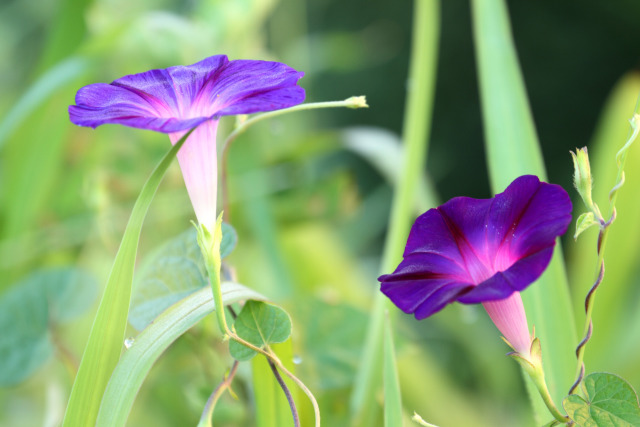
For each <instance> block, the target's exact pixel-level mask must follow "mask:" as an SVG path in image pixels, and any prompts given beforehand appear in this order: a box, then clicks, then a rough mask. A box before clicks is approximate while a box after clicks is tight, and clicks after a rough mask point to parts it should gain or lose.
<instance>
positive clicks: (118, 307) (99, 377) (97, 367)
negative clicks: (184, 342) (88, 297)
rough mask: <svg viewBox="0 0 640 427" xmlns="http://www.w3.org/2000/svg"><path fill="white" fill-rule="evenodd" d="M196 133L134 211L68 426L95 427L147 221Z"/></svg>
mask: <svg viewBox="0 0 640 427" xmlns="http://www.w3.org/2000/svg"><path fill="white" fill-rule="evenodd" d="M191 132H192V131H189V132H188V133H187V134H186V135H185V136H184V137H182V139H180V141H178V142H177V143H176V144H175V145H174V146H173V147H172V148H171V149H170V150H169V151H168V152H167V154H165V156H164V157H163V158H162V160H161V161H160V163H159V164H158V166H157V167H156V168H155V170H154V171H153V173H152V174H151V176H150V177H149V179H148V180H147V182H146V183H145V184H144V187H142V191H141V192H140V196H138V200H136V203H135V205H134V206H133V211H132V212H131V217H130V218H129V223H128V224H127V228H126V229H125V232H124V236H123V237H122V242H121V243H120V248H119V249H118V253H117V255H116V259H115V261H114V263H113V267H112V268H111V273H110V274H109V279H108V280H107V285H106V288H105V291H104V295H103V297H102V300H101V301H100V306H99V307H98V312H97V313H96V317H95V320H94V321H93V326H92V328H91V333H90V334H89V340H88V342H87V346H86V347H85V350H84V354H83V356H82V361H81V362H80V368H79V369H78V374H77V376H76V379H75V382H74V383H73V388H72V390H71V396H70V398H69V404H68V406H67V411H66V413H65V417H64V422H63V426H64V427H75V426H92V425H95V422H96V418H97V416H98V410H99V409H100V402H101V401H102V395H103V393H104V390H105V388H106V387H107V383H108V381H109V377H111V373H112V371H113V369H114V368H115V366H116V364H117V363H118V359H119V358H120V353H121V351H122V348H123V342H124V332H125V328H126V325H127V314H128V312H129V302H130V299H131V284H132V282H133V267H134V264H135V260H136V252H137V250H138V240H139V238H140V231H141V229H142V222H143V220H144V217H145V215H146V213H147V210H148V209H149V205H150V204H151V200H152V199H153V196H154V195H155V193H156V190H157V189H158V186H159V185H160V182H161V181H162V177H163V176H164V174H165V172H166V171H167V168H168V167H169V165H170V164H171V161H172V160H173V158H174V157H175V155H176V153H177V152H178V150H179V149H180V147H182V144H183V143H184V141H185V140H186V139H187V138H188V136H189V135H190V134H191Z"/></svg>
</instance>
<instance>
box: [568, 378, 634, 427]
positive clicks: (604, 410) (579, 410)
mask: <svg viewBox="0 0 640 427" xmlns="http://www.w3.org/2000/svg"><path fill="white" fill-rule="evenodd" d="M583 386H584V392H585V396H586V400H585V399H583V398H582V397H580V396H578V395H575V394H572V395H570V396H567V397H566V398H565V399H564V402H563V403H562V405H563V406H564V409H565V411H567V414H568V415H569V418H571V420H573V421H574V422H575V423H576V424H577V425H578V426H580V427H638V426H640V406H639V405H638V396H637V395H636V392H635V391H634V390H633V387H631V385H630V384H629V383H628V382H626V381H625V380H624V379H622V378H620V377H619V376H617V375H613V374H608V373H602V372H597V373H593V374H590V375H587V377H586V378H585V379H584V383H583Z"/></svg>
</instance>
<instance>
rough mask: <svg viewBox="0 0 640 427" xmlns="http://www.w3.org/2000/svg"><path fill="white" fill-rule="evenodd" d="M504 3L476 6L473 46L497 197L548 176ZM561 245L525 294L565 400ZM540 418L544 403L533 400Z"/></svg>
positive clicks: (552, 381) (568, 326) (570, 330)
mask: <svg viewBox="0 0 640 427" xmlns="http://www.w3.org/2000/svg"><path fill="white" fill-rule="evenodd" d="M505 3H506V2H505V1H504V0H473V1H472V15H473V29H474V42H475V46H476V52H477V54H476V58H477V66H478V77H479V86H480V95H481V101H482V113H483V122H484V134H485V144H486V152H487V161H488V166H489V176H490V178H491V179H490V181H491V186H492V188H493V191H494V193H499V192H501V191H504V189H505V188H506V187H507V185H508V184H509V183H510V182H511V181H512V180H514V179H515V178H517V177H518V176H520V175H525V174H534V175H537V176H539V177H540V178H541V179H542V180H545V179H546V172H545V168H544V162H543V158H542V153H541V150H540V146H539V143H538V137H537V134H536V130H535V126H534V122H533V117H532V115H531V109H530V107H529V102H528V99H527V94H526V90H525V85H524V80H523V78H522V73H521V71H520V66H519V64H518V58H517V54H516V50H515V46H514V43H513V38H512V35H511V28H510V24H509V16H508V12H507V7H506V4H505ZM561 254H562V250H561V248H560V245H558V246H557V247H556V250H555V255H554V257H553V258H552V260H551V262H550V263H549V267H548V268H547V270H546V272H545V273H544V274H543V275H542V276H541V277H540V279H539V280H538V281H536V283H534V284H532V285H531V286H530V287H529V288H527V290H526V291H525V292H523V294H522V299H523V302H524V306H525V309H526V311H527V317H528V318H529V322H530V324H533V325H535V328H536V335H537V336H538V337H539V338H540V341H541V342H543V343H544V347H545V351H544V354H543V365H544V370H545V374H546V380H547V385H548V386H549V391H550V393H551V395H552V397H554V398H555V399H556V400H558V401H559V400H560V399H561V398H562V397H563V396H564V395H565V393H566V390H568V389H569V386H570V385H571V378H570V377H569V376H568V375H567V373H568V372H573V371H574V369H575V357H574V356H573V354H574V353H573V352H574V349H575V345H576V344H577V337H576V328H575V324H574V317H573V314H572V312H573V310H572V306H571V301H570V295H569V287H568V284H567V278H566V274H565V266H564V263H563V261H562V256H561ZM532 402H533V404H534V410H535V413H536V415H537V417H538V419H537V421H538V422H539V423H540V424H541V423H542V422H543V420H542V419H541V418H540V417H546V416H548V413H547V410H546V408H545V407H544V405H543V404H542V400H541V399H538V398H536V399H534V400H532Z"/></svg>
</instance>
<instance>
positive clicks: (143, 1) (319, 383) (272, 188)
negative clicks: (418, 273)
mask: <svg viewBox="0 0 640 427" xmlns="http://www.w3.org/2000/svg"><path fill="white" fill-rule="evenodd" d="M508 6H509V9H510V16H511V20H512V26H513V34H514V39H515V44H516V47H517V49H518V52H519V58H520V62H521V66H522V70H523V74H524V78H525V81H526V85H527V90H528V94H529V97H530V103H531V109H532V112H533V115H534V117H535V120H536V125H537V130H538V134H539V137H540V141H541V144H542V149H543V153H544V156H545V161H546V164H547V168H548V173H549V179H550V181H552V182H555V183H559V184H561V185H562V186H564V188H565V189H567V190H568V191H570V193H571V194H572V195H573V194H574V193H572V192H571V174H572V170H571V160H570V156H569V150H570V149H573V148H575V147H580V146H583V145H588V146H589V150H590V154H591V157H592V162H593V167H594V176H595V183H596V187H595V192H596V201H597V202H598V203H600V204H601V205H602V206H606V194H607V192H608V190H609V189H610V187H611V186H612V185H613V183H614V178H615V159H614V155H615V152H616V150H617V148H619V147H620V146H622V144H623V143H624V140H625V137H626V136H627V132H628V125H627V122H626V120H627V119H628V118H629V117H630V116H631V114H632V113H633V111H634V108H635V104H636V99H637V96H638V91H639V90H640V76H639V75H638V73H637V71H638V70H637V68H638V66H640V48H639V47H638V43H637V41H638V36H639V35H640V34H639V30H638V22H640V3H638V2H636V1H633V0H623V1H618V2H588V3H584V2H577V1H567V2H562V3H558V2H553V1H547V0H544V1H538V2H516V1H509V2H508ZM412 7H413V5H412V3H411V2H408V1H395V2H391V1H387V2H383V1H364V0H347V1H345V0H342V1H340V0H307V1H304V0H280V1H279V0H228V1H224V0H202V1H196V0H191V1H177V0H174V1H171V0H137V1H130V0H93V1H91V0H46V1H41V0H2V1H1V2H0V59H1V60H0V307H1V309H0V310H1V311H0V358H3V359H2V361H0V365H4V369H3V372H2V374H0V379H1V380H2V383H0V387H2V388H0V425H7V426H17V425H20V426H29V425H34V426H35V425H45V426H53V425H57V422H58V420H59V418H60V416H61V414H62V413H63V411H64V406H65V404H66V399H67V396H68V393H69V390H70V386H71V384H72V378H73V372H74V366H75V365H76V364H77V362H78V360H79V358H80V356H81V354H82V349H83V346H84V343H85V340H86V337H87V334H88V331H89V328H90V325H91V321H92V318H93V314H94V313H95V310H96V304H97V302H98V300H99V298H98V297H97V296H98V295H99V294H100V289H101V287H102V286H103V285H104V283H105V281H106V276H107V274H108V271H109V268H110V266H111V262H112V260H113V256H114V255H115V252H116V250H117V247H118V244H119V241H120V238H121V235H122V231H123V230H124V226H125V224H126V220H127V218H128V215H129V212H130V209H131V207H132V204H133V201H134V200H135V199H136V197H137V194H138V192H139V191H140V188H141V186H142V183H143V182H144V180H145V179H146V177H147V176H148V175H149V174H150V172H151V170H152V169H153V167H154V165H155V164H156V163H157V162H158V161H159V159H160V157H161V156H162V155H163V154H164V153H165V152H166V150H167V149H168V147H169V144H168V139H167V138H166V136H165V135H162V134H155V133H152V132H148V131H141V130H135V129H125V128H121V127H117V126H105V127H102V128H99V129H97V130H91V129H81V128H77V127H75V126H74V125H72V124H71V123H70V122H69V121H68V116H67V106H68V105H69V104H72V103H73V102H74V101H73V97H74V94H75V91H76V90H77V89H78V88H79V87H81V86H83V85H85V84H89V83H93V82H110V81H112V80H114V79H116V78H118V77H120V76H122V75H125V74H130V73H136V72H141V71H145V70H148V69H151V68H163V67H167V66H172V65H177V64H191V63H193V62H196V61H198V60H200V59H202V58H204V57H206V56H210V55H213V54H220V53H224V54H227V55H228V56H229V57H230V59H238V58H251V59H270V60H278V61H282V62H285V63H287V64H289V65H291V66H292V67H294V68H296V69H299V70H302V71H305V73H306V74H305V77H304V78H303V80H302V81H301V84H302V86H304V87H305V88H306V90H307V100H308V101H310V102H314V101H326V100H338V99H344V98H347V97H349V96H352V95H366V96H367V99H368V102H369V105H370V108H369V109H367V110H323V111H317V112H303V113H297V114H295V115H289V116H285V117H281V118H278V119H274V120H271V121H269V122H265V123H261V124H260V125H257V126H256V127H255V128H253V129H251V130H250V131H249V132H247V133H246V134H245V135H243V136H242V137H241V138H239V139H238V140H237V141H236V143H235V144H234V146H233V147H232V149H231V152H230V155H229V196H230V200H231V205H230V209H229V214H230V218H231V223H232V224H233V226H234V227H235V228H236V230H237V232H238V236H239V243H238V247H237V249H236V250H235V251H234V253H233V254H232V255H231V257H230V263H231V264H233V265H234V266H235V268H236V270H237V274H238V278H239V281H240V282H241V283H244V284H245V285H247V286H250V287H254V288H256V289H258V290H259V291H260V292H262V293H264V294H265V295H268V296H269V297H270V298H272V299H273V301H275V302H277V303H278V304H281V305H282V306H283V307H285V308H286V309H287V310H288V311H289V312H290V313H291V315H292V318H293V321H294V338H293V343H294V344H293V345H294V353H295V357H294V358H295V362H296V370H297V372H298V373H299V375H300V377H301V378H302V379H303V380H304V381H305V382H306V383H307V384H308V385H309V387H310V388H311V389H312V390H313V391H314V392H315V394H316V396H317V397H318V398H319V400H320V404H321V408H322V411H323V415H324V417H325V418H324V420H325V421H324V422H325V425H328V426H342V425H345V426H346V425H349V412H348V403H347V402H348V399H349V393H350V389H351V387H352V384H353V381H354V375H355V371H356V369H357V366H358V362H359V360H360V357H361V354H360V352H361V351H362V344H363V340H364V334H365V331H366V325H367V321H368V312H369V309H370V305H371V301H372V297H373V295H374V293H375V292H376V291H377V282H376V280H375V279H376V277H377V275H378V273H379V271H378V270H379V261H380V255H381V252H382V246H383V244H384V236H385V231H386V227H387V221H388V215H389V207H390V203H391V197H392V189H391V185H390V182H391V181H393V178H394V176H395V175H394V174H397V172H398V168H399V164H398V157H397V155H398V154H399V150H400V149H399V144H400V134H401V130H402V121H403V113H404V102H405V94H406V87H407V72H408V63H409V50H410V37H411V22H412ZM432 123H433V124H432V131H431V135H430V142H429V154H428V160H427V164H428V167H427V170H425V176H426V178H427V179H428V180H429V182H431V184H432V187H433V193H434V197H435V198H436V199H437V200H439V201H445V200H447V199H449V198H451V197H454V196H457V195H467V196H472V197H489V196H491V194H490V190H489V182H488V177H487V171H486V165H485V159H484V146H483V132H482V117H481V111H480V102H479V98H478V87H477V76H476V68H475V57H474V49H473V39H472V28H471V18H470V5H469V2H467V1H461V0H448V1H444V2H442V5H441V36H440V45H439V54H438V75H437V82H436V95H435V104H434V114H433V122H432ZM232 126H233V120H232V119H225V121H223V125H222V126H221V131H220V132H221V135H222V134H223V133H228V132H229V130H230V129H232ZM514 143H517V141H514ZM638 148H639V147H634V149H633V150H632V154H631V156H630V159H629V162H628V165H627V184H626V186H625V187H624V188H623V190H622V192H621V193H620V196H619V207H618V212H619V218H618V221H617V223H616V224H615V227H614V228H613V229H612V233H611V238H610V241H609V247H608V252H607V254H608V257H607V262H608V264H607V278H606V280H605V285H604V286H603V288H602V290H601V291H599V297H598V298H599V299H598V301H597V302H596V304H597V308H596V312H595V314H594V316H595V325H596V326H595V331H596V332H595V335H594V340H593V342H592V344H591V345H590V347H589V349H588V350H587V359H586V360H587V367H588V369H589V370H596V369H599V370H606V371H611V372H614V373H618V374H621V375H623V376H625V377H626V378H627V379H629V380H630V381H631V383H632V384H633V385H634V386H636V387H638V386H640V363H638V356H637V355H638V354H640V353H639V351H640V310H638V308H639V307H640V286H639V285H640V283H639V282H640V280H639V279H638V278H637V277H638V274H637V273H638V265H639V263H638V262H637V253H638V249H639V248H638V246H639V243H638V242H640V225H638V221H637V219H638V218H640V216H639V215H640V201H638V199H637V197H636V194H637V190H638V189H639V188H640V176H639V175H640V173H638V170H640V149H638ZM575 206H576V212H579V211H580V209H581V208H580V204H579V203H578V200H576V203H575ZM418 214H419V212H418V211H416V215H418ZM193 218H194V215H193V212H192V209H191V206H190V204H189V201H188V198H187V194H186V191H185V190H184V185H183V183H182V178H181V175H180V171H179V169H178V167H177V164H175V165H173V166H172V168H171V169H170V171H169V173H168V174H167V176H166V177H165V180H164V182H163V184H162V186H161V188H160V191H159V193H158V195H157V196H156V199H155V200H154V202H153V204H152V206H151V210H150V213H149V215H148V217H147V221H146V223H145V227H144V229H143V234H142V240H141V246H140V250H139V259H140V260H144V259H145V256H148V255H149V254H151V253H152V251H153V249H154V248H155V247H157V246H159V245H161V244H162V243H163V242H166V241H167V240H169V239H171V238H172V237H174V236H176V235H178V234H179V233H181V232H183V231H184V230H186V229H188V228H189V227H190V225H189V220H190V219H193ZM595 234H596V233H595V232H594V231H590V232H588V233H587V235H586V236H585V237H584V238H581V239H580V240H579V241H578V242H577V243H574V242H573V240H572V239H567V240H566V241H565V242H564V250H565V253H566V258H567V262H568V274H569V279H570V283H571V285H572V296H573V299H574V306H575V309H576V320H577V324H578V325H582V318H583V317H582V312H581V306H582V302H581V301H582V299H583V296H584V293H585V290H586V289H587V288H588V287H589V285H590V283H591V281H592V279H593V274H594V271H595ZM67 282H69V283H75V284H74V285H73V286H72V285H65V283H67ZM56 283H58V285H56ZM56 286H57V287H56ZM65 286H66V287H65ZM51 289H64V292H66V294H65V295H62V296H61V295H60V292H58V291H55V290H51ZM612 313H613V314H612ZM398 318H399V319H400V320H399V321H398V322H396V326H397V328H396V330H397V332H396V334H397V336H398V343H397V347H398V348H397V351H398V361H399V369H400V378H401V383H402V389H403V400H404V406H405V408H406V410H407V412H408V413H411V411H413V410H417V411H418V412H419V413H421V414H422V415H423V416H424V417H425V418H426V419H428V420H430V421H432V422H434V423H436V424H442V425H445V426H468V425H474V426H496V425H505V426H506V425H528V424H522V421H521V420H522V419H528V418H531V416H530V409H529V406H528V401H527V396H526V393H525V391H524V387H523V382H522V378H521V376H520V373H519V371H518V369H517V367H516V366H515V364H514V363H512V362H511V361H510V360H508V359H506V358H505V357H504V353H505V352H506V350H507V349H506V348H505V346H504V344H503V343H502V342H501V340H500V339H499V338H498V337H499V334H498V333H497V331H496V330H495V328H494V327H493V325H492V324H491V323H490V322H489V321H488V319H487V318H486V315H485V314H484V312H483V311H482V310H481V308H479V307H467V306H454V307H450V308H449V309H447V310H445V311H444V312H443V313H441V314H439V315H437V316H435V317H434V318H432V319H429V320H426V321H423V322H420V323H418V322H416V321H414V320H412V319H411V318H410V317H409V316H405V315H401V316H398ZM208 322H209V326H207V325H204V324H203V325H199V326H197V327H196V328H194V330H192V331H191V332H190V333H189V334H187V335H185V336H184V337H183V338H181V339H180V340H179V341H178V342H177V343H176V344H175V345H174V346H173V347H172V348H171V349H170V350H169V351H168V352H167V353H166V354H165V355H164V356H163V357H162V358H161V360H160V361H159V363H158V365H157V366H156V367H155V368H154V370H153V371H152V372H151V375H150V377H149V378H148V380H147V382H146V383H145V386H143V389H142V391H141V394H140V396H139V398H138V400H137V402H136V405H135V406H134V409H133V412H132V414H131V417H130V425H132V426H136V425H156V426H174V425H193V424H195V423H197V420H198V418H199V415H200V411H201V410H202V407H203V405H204V402H205V401H206V399H207V397H208V394H209V393H210V391H211V389H212V387H213V386H214V385H215V384H216V383H217V382H218V381H219V380H220V379H221V378H222V375H223V374H224V372H225V370H226V369H227V368H228V366H229V358H228V356H227V355H226V353H225V350H224V347H223V346H221V345H217V344H216V345H214V346H213V347H212V346H211V345H210V343H211V342H214V341H215V339H216V335H215V330H214V328H212V327H211V324H212V322H213V319H209V320H208ZM135 333H136V332H135V330H133V329H132V330H131V334H132V336H133V335H135ZM16 361H17V362H16ZM13 363H16V364H15V365H14V364H13ZM0 368H2V367H1V366H0ZM8 371H9V372H8ZM567 375H568V376H572V375H573V373H567ZM250 376H251V369H250V367H248V366H245V367H244V368H242V369H241V372H240V374H239V378H238V381H237V386H236V392H237V393H238V394H239V395H240V399H239V400H234V399H232V398H230V397H228V396H226V397H225V398H224V399H223V400H222V401H221V403H220V404H219V407H218V409H217V410H216V415H215V416H216V421H217V422H218V423H219V425H228V426H244V425H254V424H255V419H254V413H253V412H252V411H253V409H252V408H253V406H252V401H251V395H252V394H251V389H250V387H251V381H250V380H249V379H250ZM430 384H438V389H433V387H431V386H430ZM303 400H304V399H303V396H302V395H301V396H300V401H303ZM302 411H303V413H306V414H307V415H306V416H310V415H311V414H310V413H309V408H306V409H305V407H304V404H303V407H302ZM470 423H471V424H470ZM532 425H533V424H532Z"/></svg>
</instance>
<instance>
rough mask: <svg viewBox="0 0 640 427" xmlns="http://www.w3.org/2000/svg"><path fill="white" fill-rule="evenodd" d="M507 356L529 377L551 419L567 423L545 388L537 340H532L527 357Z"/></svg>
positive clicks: (566, 419)
mask: <svg viewBox="0 0 640 427" xmlns="http://www.w3.org/2000/svg"><path fill="white" fill-rule="evenodd" d="M509 356H510V357H511V358H512V359H513V360H515V361H516V362H518V364H520V366H521V367H522V369H523V370H524V371H525V372H526V373H527V375H529V377H530V378H531V380H532V381H533V383H534V384H535V386H536V388H537V389H538V392H539V393H540V397H542V400H543V401H544V404H545V405H546V406H547V409H549V412H550V413H551V415H553V418H555V419H556V420H557V421H559V422H561V423H566V422H567V421H569V418H567V416H566V415H563V414H562V413H561V412H560V411H559V410H558V408H557V407H556V405H555V403H554V402H553V399H552V398H551V394H550V393H549V389H548V388H547V383H546V381H545V379H544V370H543V369H542V346H541V345H540V340H539V339H538V338H534V339H533V341H532V342H531V349H530V351H529V355H528V357H526V355H521V354H519V353H516V352H513V353H509Z"/></svg>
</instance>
